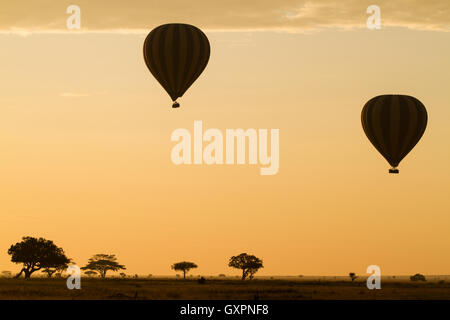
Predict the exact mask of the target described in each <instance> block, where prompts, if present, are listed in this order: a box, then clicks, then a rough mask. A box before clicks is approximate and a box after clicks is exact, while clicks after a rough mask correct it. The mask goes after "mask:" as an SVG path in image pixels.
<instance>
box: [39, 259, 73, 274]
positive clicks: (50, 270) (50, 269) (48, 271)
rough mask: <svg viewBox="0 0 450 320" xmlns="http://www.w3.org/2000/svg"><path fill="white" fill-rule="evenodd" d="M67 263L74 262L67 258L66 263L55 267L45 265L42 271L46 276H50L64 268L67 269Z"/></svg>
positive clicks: (60, 272) (59, 272) (62, 270)
mask: <svg viewBox="0 0 450 320" xmlns="http://www.w3.org/2000/svg"><path fill="white" fill-rule="evenodd" d="M69 263H71V264H74V263H75V262H73V261H72V259H69V262H68V263H64V264H61V265H59V266H56V267H45V268H44V269H43V270H42V272H43V273H46V274H47V277H49V278H51V277H52V275H53V274H54V273H55V272H57V274H62V273H63V272H64V270H67V268H68V267H69Z"/></svg>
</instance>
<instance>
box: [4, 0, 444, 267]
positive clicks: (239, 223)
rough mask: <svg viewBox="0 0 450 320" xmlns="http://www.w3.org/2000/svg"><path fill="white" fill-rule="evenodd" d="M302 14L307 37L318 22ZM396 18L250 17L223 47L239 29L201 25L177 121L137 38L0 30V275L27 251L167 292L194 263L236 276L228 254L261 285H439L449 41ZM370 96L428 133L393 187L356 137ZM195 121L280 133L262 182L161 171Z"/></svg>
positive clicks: (224, 168) (244, 168)
mask: <svg viewBox="0 0 450 320" xmlns="http://www.w3.org/2000/svg"><path fill="white" fill-rule="evenodd" d="M264 3H265V2H264ZM323 3H324V5H325V4H327V5H330V3H332V2H330V1H325V2H323ZM349 3H350V2H349ZM430 3H432V4H436V5H439V3H441V4H442V8H444V6H445V5H446V4H447V3H448V2H447V1H441V2H439V1H430ZM286 6H287V8H288V9H289V8H290V7H289V5H288V4H286ZM269 9H270V8H268V9H267V10H268V12H271V13H272V11H271V10H269ZM425 9H427V8H425ZM425 9H424V11H426V10H425ZM444 9H445V8H444ZM161 10H162V9H161ZM233 10H235V9H234V7H233ZM236 10H237V9H236ZM243 10H244V8H243ZM283 10H284V9H283ZM286 10H287V9H286ZM289 10H290V9H289ZM382 10H383V8H382ZM325 11H326V10H325ZM419 11H420V10H418V12H419ZM312 12H313V13H314V17H315V18H316V19H318V21H320V19H321V18H320V17H321V11H320V7H319V9H314V10H313V11H312ZM354 12H357V10H351V17H353V18H352V19H354V21H359V20H358V19H359V18H358V17H354ZM82 13H83V7H82ZM447 13H448V11H447ZM39 14H40V13H39ZM85 14H86V15H88V14H89V11H88V12H86V13H85ZM311 14H312V13H311ZM324 14H325V13H324ZM62 15H63V18H64V17H66V16H67V15H66V14H65V13H64V10H63V12H62ZM256 15H257V14H256ZM405 16H406V18H404V17H403V16H402V17H403V18H402V19H403V20H401V19H400V18H399V19H397V20H396V19H394V18H392V19H390V20H389V16H387V17H386V20H387V21H391V22H392V23H391V24H392V25H393V26H390V27H389V26H386V27H383V28H382V29H381V30H377V31H370V30H367V29H365V28H363V27H350V26H345V25H342V26H328V27H324V29H321V30H314V31H311V30H309V31H308V32H303V31H304V30H303V31H302V30H301V28H302V27H303V25H302V24H301V23H299V24H298V25H295V26H291V27H292V28H294V27H295V28H298V29H297V30H296V32H292V30H291V31H290V32H287V31H280V30H276V31H275V30H272V29H277V28H276V26H277V24H276V22H273V21H272V20H271V16H270V15H267V16H264V14H263V13H261V14H260V17H261V20H258V21H257V22H255V24H254V25H252V26H247V28H246V30H241V31H236V30H233V31H231V29H234V28H233V26H235V27H236V29H245V28H244V27H245V26H242V25H241V24H240V22H239V21H240V20H239V19H237V20H236V21H235V24H233V19H232V18H230V19H229V21H225V22H226V23H225V22H224V23H223V24H222V25H217V26H214V25H208V21H204V22H203V23H204V25H199V26H200V27H204V28H205V29H207V30H208V31H207V32H206V33H207V36H208V37H209V40H210V42H211V59H210V63H209V65H208V67H207V68H206V70H205V72H204V73H203V75H202V76H201V77H200V78H199V79H198V81H197V82H196V83H195V84H194V85H193V86H192V87H191V88H190V90H189V91H188V92H187V93H186V95H185V96H184V97H183V98H182V99H180V102H181V108H180V109H178V110H173V109H172V108H170V106H171V101H170V98H169V97H168V95H167V94H166V93H165V92H164V90H163V89H162V88H161V87H160V85H159V84H158V83H157V82H156V80H154V79H153V77H152V76H151V74H150V73H149V71H148V70H147V68H146V66H145V63H144V60H143V57H142V44H143V40H144V38H145V35H146V34H145V33H142V32H141V31H139V30H141V29H140V28H144V26H142V25H128V24H126V23H124V25H123V28H124V29H127V30H128V31H127V32H123V33H119V32H118V31H114V30H113V31H108V32H101V33H99V32H88V31H89V30H85V31H83V32H82V33H76V34H71V33H70V32H69V31H65V30H63V28H62V27H60V26H59V25H58V24H53V25H52V24H51V23H47V22H46V23H44V24H42V25H40V24H39V23H37V22H34V20H33V15H32V12H29V13H28V14H27V16H26V17H27V19H22V20H20V19H16V20H17V21H22V22H23V21H25V22H27V23H25V22H23V23H25V24H24V25H23V26H22V27H21V26H20V24H19V25H17V24H16V22H11V23H10V24H9V25H0V29H1V30H3V32H2V33H1V34H0V42H1V43H2V45H1V48H2V50H0V71H1V73H0V74H1V75H2V76H1V77H0V159H1V160H0V161H1V162H0V163H1V165H0V181H1V183H0V270H12V271H15V270H17V269H18V266H16V265H14V264H12V263H11V262H10V257H9V256H8V255H7V253H6V251H7V249H8V248H9V246H10V245H11V244H13V243H16V242H17V241H19V240H20V239H21V237H22V236H26V235H30V236H37V237H39V236H40V237H44V238H47V239H51V240H53V241H55V243H56V244H57V245H59V246H61V247H63V248H64V249H65V251H66V253H67V254H68V256H69V257H71V258H73V259H74V260H75V262H76V263H77V264H78V265H80V266H82V265H84V264H85V263H86V262H87V259H88V258H89V257H90V256H92V255H93V254H96V253H114V254H116V255H117V257H118V259H119V262H120V263H122V264H125V265H126V266H127V273H130V274H134V273H138V274H149V273H152V274H155V275H156V274H172V273H173V271H172V270H170V265H171V264H172V263H174V262H177V261H178V260H190V261H194V262H196V263H197V264H198V265H199V268H198V269H197V270H195V271H194V274H213V275H215V274H219V273H225V274H238V271H233V270H232V269H230V268H228V267H227V262H228V259H229V257H230V256H231V255H235V254H239V253H241V252H247V253H252V254H255V255H256V256H258V257H260V258H262V259H263V261H264V266H265V267H264V269H263V270H262V271H261V272H260V273H259V274H260V275H298V274H304V275H346V274H348V272H350V271H354V272H356V273H360V274H364V273H365V270H366V268H367V266H368V265H371V264H376V265H379V266H380V267H381V272H382V274H413V273H417V272H420V273H424V274H449V273H450V256H449V255H448V252H449V251H450V235H449V234H450V232H449V231H450V198H449V196H448V194H449V189H450V168H449V167H448V164H449V163H450V148H448V141H449V139H450V126H449V125H448V122H449V120H450V110H449V101H450V91H449V90H448V83H449V80H450V61H449V59H448V57H449V56H450V41H449V40H450V38H449V37H450V33H448V32H444V31H443V30H440V29H442V28H444V29H445V26H447V28H448V25H449V24H448V21H445V20H443V21H439V20H438V18H439V17H436V19H437V20H435V21H436V22H439V23H436V24H437V25H439V27H436V24H433V23H431V22H430V25H433V26H434V27H433V28H432V29H433V30H428V31H427V30H424V29H427V28H426V23H424V22H423V21H422V20H423V19H421V18H420V19H419V17H418V16H417V17H418V18H417V23H416V24H414V21H415V20H414V17H415V12H410V14H409V15H405ZM446 16H447V17H448V15H446ZM366 17H367V15H366V14H365V12H364V8H363V11H362V14H361V19H362V24H363V25H364V24H365V20H364V19H365V18H366ZM382 17H384V15H383V11H382ZM193 19H194V20H196V19H200V18H199V17H197V16H193ZM408 19H409V20H408ZM119 20H120V19H119ZM169 20H172V19H169ZM344 20H345V19H344ZM37 21H41V20H39V19H38V20H37ZM49 21H50V20H49ZM90 21H93V20H90ZM153 21H154V20H151V21H149V22H148V23H147V27H146V28H147V31H149V30H150V29H151V28H152V27H154V26H157V25H158V23H159V21H155V23H153ZM178 21H182V22H190V21H189V19H188V16H184V17H183V16H181V13H180V16H179V17H178ZM314 21H315V20H314ZM339 21H340V20H339V19H336V22H335V24H339ZM92 23H93V24H92V28H91V29H94V30H93V31H95V29H96V28H99V27H98V26H96V25H95V23H94V22H92ZM446 23H447V24H446ZM353 24H355V25H357V24H358V23H356V22H355V23H352V26H353ZM402 24H403V25H402ZM49 25H50V26H53V27H54V26H55V25H56V26H57V27H58V28H60V29H61V30H59V31H58V32H57V31H55V30H54V29H55V28H53V27H52V28H50V27H48V26H49ZM312 25H313V24H312ZM394 25H399V26H397V27H394ZM12 26H14V27H15V28H19V27H20V28H23V30H32V29H33V28H34V27H36V28H44V29H45V28H49V30H48V32H44V31H42V30H41V31H35V32H34V33H32V34H28V35H25V36H24V33H23V32H22V33H21V32H15V31H14V32H11V27H12ZM87 27H89V25H87ZM87 27H86V28H87ZM215 27H217V28H220V29H221V30H220V31H218V30H214V28H215ZM260 27H261V28H263V27H264V28H263V29H264V30H259V31H250V30H247V29H251V28H255V29H258V28H260ZM309 27H311V26H310V25H308V28H309ZM114 28H118V26H117V25H114ZM133 28H136V30H137V31H136V32H135V33H133V32H131V31H132V30H133ZM227 28H228V29H230V30H229V31H227V30H226V29H227ZM50 29H51V30H50ZM88 29H89V28H88ZM144 29H145V28H144ZM23 30H22V31H23ZM50 31H51V32H50ZM383 93H402V94H409V95H413V96H415V97H417V98H418V99H420V100H421V101H422V102H423V103H424V105H425V106H426V107H427V110H428V115H429V122H428V128H427V131H426V132H425V135H424V136H423V138H422V140H421V141H420V142H419V144H418V145H417V146H416V148H415V149H414V150H413V151H412V152H411V154H410V155H408V156H407V158H406V159H405V160H404V161H403V162H402V163H401V164H400V174H399V175H389V174H388V173H387V170H388V168H389V165H388V164H387V162H386V161H385V160H384V159H383V158H382V157H381V156H380V155H379V154H378V153H377V152H376V150H375V149H374V148H373V147H372V146H371V145H370V143H369V141H368V140H367V138H366V137H365V135H364V132H363V130H362V128H361V123H360V112H361V109H362V107H363V105H364V103H365V102H366V101H367V100H369V99H370V98H372V97H373V96H376V95H378V94H383ZM194 120H202V121H203V127H204V129H208V128H219V129H221V130H223V131H225V129H227V128H230V129H234V128H243V129H247V128H256V129H260V128H261V129H271V128H277V129H280V169H279V172H278V174H277V175H274V176H261V175H260V174H259V165H256V166H250V165H241V166H237V165H235V166H230V165H213V166H207V165H201V166H194V165H191V166H175V165H174V164H173V163H172V162H171V159H170V152H171V149H172V147H173V146H174V145H175V143H174V142H171V141H170V135H171V133H172V131H173V130H175V129H177V128H187V129H189V130H190V131H191V132H192V130H193V122H194Z"/></svg>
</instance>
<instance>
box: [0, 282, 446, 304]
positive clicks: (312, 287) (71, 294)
mask: <svg viewBox="0 0 450 320" xmlns="http://www.w3.org/2000/svg"><path fill="white" fill-rule="evenodd" d="M0 299H101V300H103V299H114V300H117V299H155V300H160V299H164V300H172V299H183V300H190V299H194V300H197V299H202V300H209V299H225V300H231V299H233V300H234V299H235V300H241V299H250V300H253V299H261V300H265V299H270V300H277V299H283V300H299V299H300V300H303V299H332V300H339V299H358V300H359V299H450V281H448V280H445V281H444V280H442V279H441V280H438V279H437V280H431V281H430V280H429V281H427V282H420V283H418V282H411V281H409V280H407V279H399V280H392V279H391V280H386V281H382V288H381V289H380V290H368V289H367V287H366V283H365V281H364V280H363V279H361V280H360V281H355V282H353V283H352V282H351V281H349V280H344V279H342V280H339V279H338V280H329V279H328V280H327V279H316V280H313V279H302V278H299V279H295V278H294V279H254V280H252V281H245V282H244V281H241V280H237V279H232V278H224V279H219V278H208V279H207V280H206V282H205V283H198V281H197V280H195V279H189V280H182V279H174V278H150V279H147V278H146V279H144V278H142V279H139V278H138V279H132V278H129V279H119V278H107V279H99V278H82V280H81V290H68V289H67V287H66V280H65V279H63V278H61V279H46V278H31V279H28V280H25V279H7V278H3V279H0Z"/></svg>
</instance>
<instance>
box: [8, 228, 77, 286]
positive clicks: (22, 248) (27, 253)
mask: <svg viewBox="0 0 450 320" xmlns="http://www.w3.org/2000/svg"><path fill="white" fill-rule="evenodd" d="M8 254H9V255H10V256H11V261H12V262H14V263H22V265H23V267H22V270H20V272H19V273H18V274H17V275H16V278H18V277H20V276H21V275H22V273H24V275H25V279H28V278H30V277H31V274H32V273H33V272H35V271H38V270H41V269H46V268H60V267H62V266H65V265H66V264H68V263H69V262H70V259H69V258H67V257H66V255H65V253H64V250H63V249H62V248H60V247H58V246H56V245H55V244H54V243H53V241H51V240H46V239H44V238H39V239H37V238H33V237H23V238H22V241H21V242H17V243H16V244H14V245H11V247H10V248H9V250H8Z"/></svg>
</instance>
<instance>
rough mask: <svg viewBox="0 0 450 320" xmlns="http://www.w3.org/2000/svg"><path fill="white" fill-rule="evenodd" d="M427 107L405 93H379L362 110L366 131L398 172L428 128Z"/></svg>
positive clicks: (391, 170)
mask: <svg viewBox="0 0 450 320" xmlns="http://www.w3.org/2000/svg"><path fill="white" fill-rule="evenodd" d="M427 121H428V115H427V110H426V109H425V106H424V105H423V104H422V102H420V101H419V100H417V99H416V98H414V97H411V96H406V95H394V94H389V95H380V96H377V97H375V98H372V99H370V100H369V101H368V102H367V103H366V104H365V105H364V108H363V110H362V113H361V122H362V127H363V129H364V132H365V133H366V135H367V138H369V140H370V142H372V144H373V145H374V147H375V148H376V149H377V150H378V151H379V152H380V153H381V154H382V155H383V157H384V158H385V159H386V160H387V161H388V162H389V164H390V165H391V166H392V168H391V169H390V170H389V172H390V173H398V172H399V170H398V169H397V167H398V165H399V164H400V161H402V159H403V158H404V157H406V155H407V154H408V153H409V152H410V151H411V150H412V149H413V148H414V146H415V145H416V144H417V143H418V142H419V140H420V138H421V137H422V135H423V134H424V132H425V129H426V127H427Z"/></svg>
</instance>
